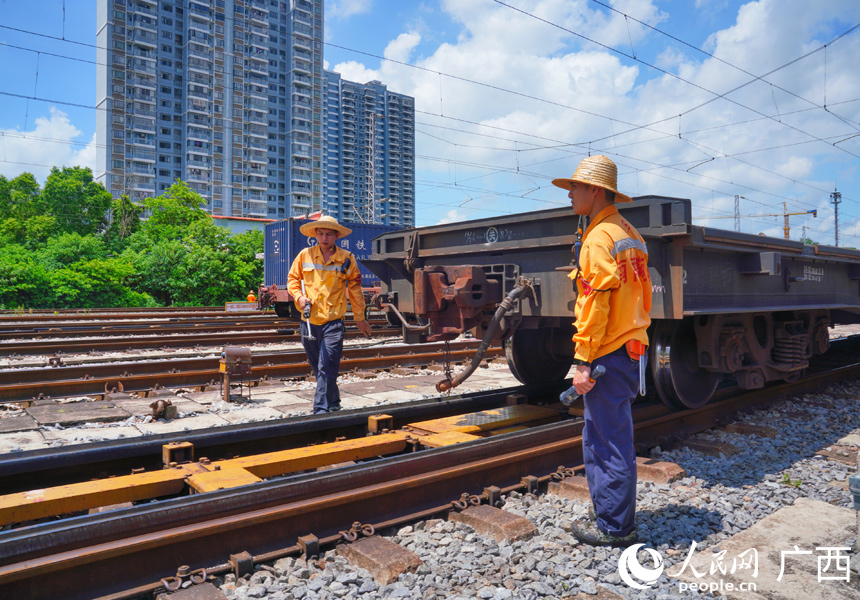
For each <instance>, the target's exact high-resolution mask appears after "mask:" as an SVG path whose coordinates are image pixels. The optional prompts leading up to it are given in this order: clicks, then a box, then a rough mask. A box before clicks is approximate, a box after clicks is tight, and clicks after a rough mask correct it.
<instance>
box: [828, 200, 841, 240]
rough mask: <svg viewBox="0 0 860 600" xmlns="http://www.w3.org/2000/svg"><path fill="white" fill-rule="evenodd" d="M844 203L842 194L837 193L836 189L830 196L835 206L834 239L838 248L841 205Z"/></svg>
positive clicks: (831, 202)
mask: <svg viewBox="0 0 860 600" xmlns="http://www.w3.org/2000/svg"><path fill="white" fill-rule="evenodd" d="M841 203H842V192H837V191H836V190H835V189H834V190H833V192H832V193H831V194H830V204H832V205H833V216H834V218H835V219H836V221H835V228H834V230H833V231H834V237H835V239H836V246H839V205H840V204H841Z"/></svg>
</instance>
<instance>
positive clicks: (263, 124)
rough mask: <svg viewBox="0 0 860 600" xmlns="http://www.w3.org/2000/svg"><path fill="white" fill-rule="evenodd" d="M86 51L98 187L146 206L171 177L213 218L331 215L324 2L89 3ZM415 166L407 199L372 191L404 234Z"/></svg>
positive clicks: (348, 173) (346, 172)
mask: <svg viewBox="0 0 860 600" xmlns="http://www.w3.org/2000/svg"><path fill="white" fill-rule="evenodd" d="M98 47H99V50H98V87H97V96H98V109H99V110H98V121H97V141H98V153H99V154H98V167H97V170H98V171H99V173H97V176H98V177H99V180H100V181H102V182H103V183H104V184H105V185H106V187H107V188H108V189H109V190H110V191H111V192H112V193H113V194H114V195H119V194H122V193H127V194H129V196H131V198H133V199H141V198H145V197H150V196H155V195H158V194H160V193H162V191H163V190H164V189H165V188H167V187H168V186H170V185H171V184H172V183H173V182H174V181H176V180H177V179H181V180H183V181H185V182H187V183H188V185H189V186H190V187H192V188H193V189H194V190H196V191H197V192H199V193H200V194H201V195H202V196H203V197H204V198H206V199H207V201H208V209H209V210H210V211H211V212H212V213H213V214H215V215H227V216H245V217H268V218H284V217H289V216H294V215H303V214H305V213H307V212H312V211H316V210H319V209H320V208H324V203H326V204H329V205H331V208H330V212H331V213H332V214H341V213H340V208H339V207H338V210H337V211H335V209H334V206H335V204H332V203H331V202H330V201H329V198H330V195H327V194H326V193H325V190H324V188H326V187H327V186H328V180H327V179H326V171H325V168H326V166H327V165H326V154H327V151H326V149H327V147H328V146H329V143H328V140H326V139H324V132H327V131H328V128H327V125H326V120H325V119H326V117H325V115H326V114H328V116H329V117H337V119H338V120H339V119H340V118H339V116H338V115H332V114H331V112H330V111H328V108H329V105H328V98H327V83H326V75H325V74H324V73H323V68H322V65H323V0H287V1H280V0H159V1H156V0H99V2H98ZM344 83H346V82H344ZM359 87H361V86H359ZM379 87H380V90H381V91H380V92H379V93H380V94H382V96H381V97H384V98H386V100H385V101H384V102H389V100H387V98H388V97H389V96H390V97H391V98H392V101H393V98H394V97H395V96H396V95H393V94H391V93H390V92H386V91H385V89H384V86H379ZM397 97H398V99H400V104H401V106H402V104H403V102H402V99H407V100H409V102H410V103H411V101H412V99H411V98H408V97H405V96H397ZM413 113H414V108H410V121H409V130H408V131H409V135H410V141H409V144H408V147H409V148H410V151H413V145H414V142H413V141H412V140H414V131H413V130H412V120H411V119H412V115H413ZM344 122H349V123H353V121H351V120H344ZM355 126H356V127H361V126H362V125H361V123H358V122H356V123H355ZM399 129H400V131H399V134H400V135H401V136H403V135H404V134H405V131H404V129H403V127H399ZM387 135H388V134H387V133H386V134H385V136H387ZM385 136H384V137H383V138H382V139H383V140H387V139H393V138H388V137H385ZM383 143H385V142H383ZM405 147H406V146H403V145H397V147H396V151H397V152H399V153H402V148H405ZM368 151H369V147H368ZM356 152H358V156H356V161H355V162H356V165H355V166H356V168H359V167H360V166H361V165H360V162H361V161H366V160H367V159H365V158H363V157H362V153H363V152H364V150H363V147H360V146H356ZM382 152H383V153H387V152H388V150H387V149H383V150H382ZM401 155H402V154H401ZM374 156H376V158H373V159H372V160H371V161H370V162H375V161H377V160H381V159H379V155H378V153H377V154H375V155H374ZM412 156H413V155H412V154H410V161H414V158H412ZM413 165H414V163H411V164H409V174H410V176H411V177H413V178H411V179H410V180H409V181H410V186H411V188H410V189H409V190H408V193H403V192H402V191H401V193H400V195H399V196H398V195H397V192H398V190H396V189H394V188H396V187H397V186H394V187H391V186H388V184H387V183H381V184H378V185H377V187H378V189H379V190H380V192H381V193H384V194H387V196H386V197H389V198H397V203H399V206H396V208H397V209H398V212H397V218H398V219H399V218H402V216H403V215H409V214H411V215H412V216H411V218H412V221H410V224H411V223H412V222H414V175H413V174H412V169H413V168H414V166H413ZM398 168H399V167H398ZM364 172H366V171H364ZM374 172H377V171H374ZM397 172H398V173H400V172H401V171H397ZM380 173H381V174H382V176H383V182H384V177H385V176H386V175H385V172H384V171H381V172H380ZM403 173H404V174H405V173H406V171H403ZM340 174H341V175H342V176H344V177H347V178H352V179H355V177H358V178H359V179H361V177H365V175H357V176H355V177H353V176H352V172H351V171H350V170H349V169H348V168H346V167H345V166H341V172H340ZM398 176H399V177H402V176H401V175H398ZM398 185H399V187H401V188H402V187H403V182H402V179H401V181H400V182H398ZM392 189H394V191H391V190H392ZM401 198H402V199H401ZM408 198H412V200H411V201H410V202H411V204H409V210H408V211H406V210H405V209H404V206H403V203H404V202H406V201H407V199H408ZM379 214H382V213H379ZM391 214H392V215H394V214H395V213H394V212H393V211H392V212H391ZM377 220H378V221H379V220H380V219H377ZM397 222H400V221H397ZM404 223H405V222H404Z"/></svg>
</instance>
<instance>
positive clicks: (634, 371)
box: [582, 346, 646, 536]
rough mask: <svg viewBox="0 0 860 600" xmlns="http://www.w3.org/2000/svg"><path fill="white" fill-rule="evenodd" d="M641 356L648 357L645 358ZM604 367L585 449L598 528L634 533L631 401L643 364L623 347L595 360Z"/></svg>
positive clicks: (588, 402)
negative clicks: (640, 365) (632, 357)
mask: <svg viewBox="0 0 860 600" xmlns="http://www.w3.org/2000/svg"><path fill="white" fill-rule="evenodd" d="M642 360H646V357H643V358H642ZM597 365H603V366H604V367H605V368H606V374H604V375H603V377H601V378H600V379H598V380H597V381H596V382H595V384H594V387H593V388H592V389H591V391H590V392H588V393H587V394H586V395H585V397H584V399H585V428H584V429H583V431H582V453H583V458H584V461H585V476H586V477H587V478H588V491H589V493H590V494H591V502H592V504H593V505H594V512H595V514H596V515H597V526H598V528H599V529H600V530H601V531H603V532H605V533H608V534H609V535H614V536H626V535H628V534H630V532H631V531H633V528H634V518H635V516H636V451H635V449H634V448H633V417H632V415H631V410H630V405H631V404H632V403H633V400H634V399H635V398H636V395H637V394H638V390H639V363H638V362H636V361H633V360H631V359H630V357H629V356H628V355H627V350H626V348H625V347H624V346H622V347H621V348H619V349H618V350H616V351H615V352H611V353H610V354H607V355H606V356H601V357H600V358H596V359H594V361H592V365H591V368H592V370H593V369H594V368H595V367H596V366H597Z"/></svg>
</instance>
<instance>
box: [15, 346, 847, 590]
mask: <svg viewBox="0 0 860 600" xmlns="http://www.w3.org/2000/svg"><path fill="white" fill-rule="evenodd" d="M856 345H857V344H856V342H855V343H854V344H853V346H851V348H847V349H844V350H843V351H842V352H843V356H841V357H840V356H830V357H829V358H828V360H827V361H824V363H825V364H819V365H818V366H817V367H816V370H817V372H816V373H813V374H811V375H810V376H809V377H806V378H804V379H803V380H801V381H799V382H794V383H785V384H781V385H777V386H773V387H769V388H767V389H765V390H758V391H756V392H755V393H744V394H738V393H736V390H735V391H733V390H728V389H725V390H722V391H721V392H719V393H718V396H720V397H718V398H717V399H715V401H714V402H712V403H711V404H708V405H706V406H704V407H701V408H698V409H692V410H687V411H683V412H674V413H673V412H670V411H669V410H668V409H667V408H665V407H664V406H662V405H659V404H647V405H641V406H637V407H636V409H635V411H634V420H635V431H636V439H637V444H638V445H639V446H641V447H643V448H644V447H651V446H653V445H658V444H662V445H666V444H667V443H669V442H671V441H672V440H677V439H679V438H683V437H685V436H688V435H691V434H693V433H696V432H698V431H702V430H704V429H708V428H711V427H713V426H714V424H715V423H717V422H719V421H721V420H724V419H726V418H727V416H728V415H730V414H732V413H734V412H736V411H738V410H741V409H748V408H749V407H750V406H753V405H755V404H758V403H762V402H766V401H769V400H772V399H774V398H777V397H780V396H784V395H786V394H802V393H804V392H807V391H810V390H814V389H818V388H819V387H821V386H822V385H825V384H826V383H829V382H831V381H834V380H842V379H845V378H856V377H858V376H860V364H858V363H857V362H856ZM846 358H847V359H848V361H849V363H850V364H844V363H845V359H846ZM837 362H841V363H843V364H841V365H840V366H834V364H835V363H837ZM557 392H558V389H555V388H552V387H551V386H532V387H528V388H527V387H522V388H514V389H507V390H501V391H499V392H493V393H480V394H471V395H468V396H464V397H462V398H458V399H456V400H452V401H448V402H447V403H443V404H441V405H440V404H436V403H432V402H426V401H425V402H420V403H416V404H413V405H403V406H400V407H398V408H395V409H393V410H392V411H391V413H393V414H392V419H391V421H388V422H387V423H389V424H390V426H391V427H394V428H395V429H391V430H389V431H387V432H386V431H382V432H378V431H377V433H376V434H375V435H371V436H369V437H366V433H367V430H368V428H370V429H371V430H372V429H373V428H374V426H373V424H374V423H376V424H377V425H378V424H379V422H378V421H374V417H375V414H374V412H372V411H352V412H350V413H344V414H338V415H335V416H327V417H325V418H322V419H321V418H318V417H309V418H305V419H300V420H297V421H292V422H289V423H284V424H282V425H281V428H280V429H278V430H277V431H275V430H271V429H270V428H269V427H268V426H267V427H260V426H255V427H246V428H235V429H231V430H230V432H229V435H232V436H235V438H236V440H237V441H239V443H240V446H236V447H230V446H229V445H222V446H221V447H217V446H215V445H212V443H211V441H210V445H209V446H205V444H206V442H204V441H203V439H201V438H198V439H196V440H195V441H194V442H193V443H194V445H195V446H194V447H195V450H198V449H199V450H200V452H206V454H207V456H210V457H215V456H232V455H233V453H235V452H236V448H237V447H242V448H248V447H252V446H253V445H258V446H261V447H264V446H266V445H267V444H270V443H271V441H272V440H274V439H276V438H277V439H279V440H281V443H284V440H288V439H292V440H293V444H292V447H291V448H289V449H287V450H285V451H284V452H288V453H289V452H293V455H295V453H297V452H298V453H299V454H300V455H301V456H303V457H304V458H305V461H304V462H298V463H294V464H293V467H294V468H293V470H289V469H288V472H285V473H282V474H281V476H276V477H274V478H272V479H269V480H266V481H259V482H257V483H253V484H251V485H246V486H241V487H234V488H230V489H223V490H220V491H212V492H208V493H203V494H197V495H191V496H178V497H172V498H170V497H168V498H164V499H161V500H159V501H157V502H150V503H144V504H140V505H138V506H134V507H129V508H123V509H118V510H115V511H113V512H110V513H106V514H103V515H85V516H79V517H73V518H68V519H63V520H60V521H55V522H50V523H42V524H38V525H32V526H29V527H23V528H20V529H11V530H9V531H6V532H4V533H2V534H0V593H2V594H3V595H4V597H19V596H21V594H24V595H23V596H21V597H28V598H33V599H38V598H50V597H58V594H59V595H61V596H63V597H66V598H71V599H74V598H84V597H93V596H102V597H110V598H114V599H118V598H132V597H135V596H136V595H137V594H151V593H152V592H155V591H156V590H158V589H159V588H160V587H161V586H162V585H163V584H162V583H161V582H160V581H159V579H160V578H162V577H170V576H173V575H174V574H175V573H177V570H178V569H179V567H180V564H179V562H182V564H187V565H191V567H190V568H191V569H194V570H197V571H196V572H197V574H198V575H200V574H201V573H202V572H201V571H199V569H202V568H205V569H206V573H207V574H208V575H218V574H224V573H228V572H237V574H241V573H242V572H245V571H246V570H247V569H249V568H252V566H253V564H255V563H258V562H267V561H273V560H276V559H278V558H281V557H285V556H295V555H300V554H302V553H305V554H314V553H318V552H320V549H325V548H326V547H327V546H328V545H332V544H334V543H335V542H337V541H338V540H340V539H341V536H340V532H342V531H344V530H348V529H349V527H350V525H351V524H353V523H355V522H358V523H360V524H365V525H372V526H373V528H375V530H377V531H380V530H385V529H387V528H393V527H397V526H399V525H402V524H404V523H408V522H411V521H414V520H417V519H423V518H428V517H431V516H435V515H444V514H446V513H447V512H449V511H451V510H452V502H453V501H465V505H469V504H470V503H489V504H493V503H494V501H495V500H496V499H497V498H498V497H499V495H500V494H504V493H508V492H510V491H513V490H521V491H533V492H536V491H539V490H541V489H543V488H544V487H545V485H546V484H547V483H548V482H549V481H551V480H553V479H558V478H563V477H566V476H569V475H571V474H572V473H574V472H576V471H578V470H579V469H580V467H581V438H580V437H579V436H580V431H581V427H582V424H581V421H580V420H578V419H573V418H569V417H568V416H567V414H566V411H563V410H562V408H561V405H559V404H557V403H556V404H547V405H546V406H540V403H542V402H546V403H551V402H552V401H553V399H554V398H555V397H556V394H557ZM512 394H527V395H528V399H529V401H530V402H531V403H533V404H531V405H524V404H518V402H521V400H522V396H512ZM535 404H538V405H535ZM452 413H458V414H459V416H457V417H454V418H451V417H446V415H450V414H452ZM440 415H441V416H440ZM529 415H530V416H529ZM517 419H519V420H517ZM287 429H290V430H291V431H292V433H293V434H294V435H295V436H297V437H292V438H291V436H290V435H287ZM267 430H268V433H267ZM350 431H352V432H353V433H356V432H357V435H355V436H354V438H353V439H351V440H350V439H347V440H338V439H337V438H338V437H340V435H342V434H344V432H350ZM467 432H471V433H467ZM223 433H228V432H219V437H220V434H223ZM441 433H446V434H450V435H451V436H452V437H451V438H450V439H449V442H448V443H445V444H440V445H439V446H438V447H428V446H432V444H431V443H429V440H431V439H436V440H437V441H438V439H439V438H438V437H435V438H434V436H438V435H440V434H441ZM457 435H460V436H468V435H471V436H472V437H471V439H466V438H463V439H461V440H460V441H459V442H458V441H457V440H456V439H455V438H456V436H457ZM308 436H316V437H317V439H318V441H319V440H326V441H327V442H328V443H324V444H322V445H319V444H318V445H316V446H312V447H310V448H304V447H301V445H302V444H304V443H306V441H307V439H308ZM391 436H394V438H396V439H397V443H396V444H393V449H392V452H393V453H389V455H388V456H386V457H383V458H380V457H378V455H377V454H372V456H368V457H365V458H360V457H359V461H358V463H357V464H355V465H354V466H346V467H340V468H335V469H332V470H325V471H319V472H317V471H314V470H313V469H315V468H316V467H318V466H322V464H331V463H339V462H343V459H344V457H345V455H344V451H345V449H346V448H347V447H348V446H349V445H350V444H352V446H353V449H357V448H371V452H375V451H376V450H378V449H379V448H381V447H382V446H383V445H385V444H389V443H391V442H393V439H392V437H391ZM187 437H188V436H183V441H187V440H185V439H184V438H187ZM179 440H180V436H173V437H164V438H162V439H159V440H147V441H146V442H144V444H149V446H150V447H149V448H148V449H146V451H144V448H142V447H141V446H139V445H136V444H134V443H132V444H126V445H125V446H124V447H126V448H128V449H129V450H128V451H127V452H137V453H138V455H137V456H136V457H135V459H136V460H137V461H138V463H140V462H142V461H143V458H142V457H143V456H144V455H145V454H146V453H147V452H149V453H150V454H156V456H157V454H158V453H157V445H158V444H159V443H161V444H164V443H168V444H169V443H171V442H173V443H175V442H177V441H179ZM332 440H334V441H332ZM222 443H223V439H222ZM198 444H200V446H199V447H198ZM287 444H288V445H289V442H287ZM417 449H420V451H417V452H416V451H413V450H417ZM153 451H154V452H153ZM356 452H357V451H356ZM124 453H125V452H124V451H123V450H122V448H121V447H120V446H119V445H116V444H114V445H113V446H110V445H109V444H105V445H103V446H102V447H101V448H100V450H98V451H96V450H94V449H93V450H91V451H90V456H89V458H91V459H92V458H95V457H96V456H97V455H98V456H100V457H101V460H102V461H104V460H107V458H106V457H107V456H109V455H117V454H119V455H123V454H124ZM240 453H241V452H240ZM48 454H49V453H41V454H40V455H39V453H34V454H33V455H32V456H28V457H25V461H24V462H25V463H28V462H29V465H30V466H31V467H32V466H35V465H36V464H37V462H39V461H41V463H42V466H43V468H47V465H48V464H49V463H50V458H49V457H48ZM200 455H201V454H197V456H200ZM242 456H243V458H240V459H235V458H234V459H227V462H224V463H223V465H224V468H223V469H221V472H224V471H225V470H229V469H231V468H235V467H236V463H234V464H232V466H231V465H229V464H228V462H229V460H239V461H242V460H245V458H244V457H245V455H244V454H243V455H242ZM322 456H327V457H328V459H329V463H326V462H325V460H322V464H320V457H322ZM77 457H78V462H79V464H78V468H81V467H82V466H83V465H84V463H86V464H90V465H92V464H97V461H87V460H82V459H83V457H84V454H80V453H79V454H78V455H77ZM126 458H127V457H126ZM247 459H248V460H245V462H243V463H241V464H244V465H250V464H252V463H253V464H254V465H256V466H257V468H260V467H259V465H260V464H263V461H262V459H254V460H256V462H254V460H250V459H251V457H247ZM278 460H280V461H281V462H280V463H279V464H284V460H285V459H284V458H283V456H280V457H279V458H278ZM275 462H277V460H276V461H275ZM198 464H204V466H208V465H212V464H213V461H212V459H211V458H210V459H209V461H208V462H205V463H204V461H202V459H201V463H198ZM266 464H271V463H266ZM559 465H563V466H564V468H562V469H559ZM302 467H304V468H302ZM51 468H54V469H58V468H59V465H57V464H54V465H53V466H52V467H51ZM183 468H191V467H188V466H186V467H183ZM16 469H20V466H16V463H15V462H14V461H8V460H7V461H2V462H0V473H2V474H3V476H4V477H13V476H15V475H16V473H14V471H15V470H16ZM168 471H169V469H168ZM210 472H213V471H210ZM214 472H218V471H214ZM45 473H48V471H45V470H43V471H42V474H43V475H44V474H45ZM17 475H18V476H20V473H17ZM3 481H6V480H5V479H4V480H3ZM43 491H44V490H43ZM106 517H107V518H106ZM179 557H181V558H179ZM243 570H245V571H243ZM203 579H205V576H203ZM70 590H71V591H70Z"/></svg>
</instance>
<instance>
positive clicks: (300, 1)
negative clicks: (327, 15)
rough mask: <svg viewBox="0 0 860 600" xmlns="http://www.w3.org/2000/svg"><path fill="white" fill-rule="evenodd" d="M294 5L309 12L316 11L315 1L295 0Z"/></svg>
mask: <svg viewBox="0 0 860 600" xmlns="http://www.w3.org/2000/svg"><path fill="white" fill-rule="evenodd" d="M293 7H294V8H298V9H299V10H303V11H306V12H307V13H309V14H310V13H313V12H314V5H313V2H308V0H295V3H294V4H293Z"/></svg>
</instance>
